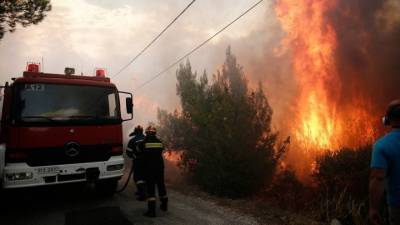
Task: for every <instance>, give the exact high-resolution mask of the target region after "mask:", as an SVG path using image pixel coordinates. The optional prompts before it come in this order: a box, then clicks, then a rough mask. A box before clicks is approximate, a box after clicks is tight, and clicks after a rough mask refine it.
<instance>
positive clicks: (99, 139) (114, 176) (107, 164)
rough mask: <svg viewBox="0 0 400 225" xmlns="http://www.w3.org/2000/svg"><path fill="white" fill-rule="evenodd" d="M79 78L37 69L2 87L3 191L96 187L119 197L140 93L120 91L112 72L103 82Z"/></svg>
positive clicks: (98, 76)
mask: <svg viewBox="0 0 400 225" xmlns="http://www.w3.org/2000/svg"><path fill="white" fill-rule="evenodd" d="M74 73H75V72H74V69H73V68H66V69H65V74H50V73H43V72H40V64H34V63H29V64H27V69H26V71H25V72H24V73H23V76H22V77H18V78H13V79H12V80H13V82H12V83H11V84H9V83H8V82H7V83H6V84H5V86H4V87H2V88H3V95H2V96H1V98H2V112H1V126H0V129H1V130H0V185H1V188H4V189H10V188H23V187H33V186H44V185H55V184H64V183H73V182H93V183H94V184H95V187H96V189H98V190H100V191H102V192H105V193H113V192H114V191H115V189H116V187H117V184H118V180H119V179H120V178H121V177H122V174H123V169H124V160H123V156H122V154H123V147H122V146H123V136H122V123H123V122H124V121H127V120H131V119H132V117H133V114H132V113H133V112H132V111H133V103H132V94H131V93H128V92H120V91H118V89H117V87H116V86H115V85H114V84H113V83H111V82H110V78H108V77H106V76H105V70H104V69H97V70H96V72H95V76H83V75H74ZM120 99H125V106H123V107H121V104H120ZM121 108H123V109H124V112H123V113H121ZM125 111H126V112H125ZM122 115H124V116H122ZM123 117H127V118H126V119H123Z"/></svg>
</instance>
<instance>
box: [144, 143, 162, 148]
mask: <svg viewBox="0 0 400 225" xmlns="http://www.w3.org/2000/svg"><path fill="white" fill-rule="evenodd" d="M144 146H145V148H162V147H163V144H162V143H157V142H155V143H146V144H145V145H144Z"/></svg>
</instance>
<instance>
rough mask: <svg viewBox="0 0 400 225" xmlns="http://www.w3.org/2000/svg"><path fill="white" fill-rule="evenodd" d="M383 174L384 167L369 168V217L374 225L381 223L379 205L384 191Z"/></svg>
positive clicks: (384, 172)
mask: <svg viewBox="0 0 400 225" xmlns="http://www.w3.org/2000/svg"><path fill="white" fill-rule="evenodd" d="M385 176H386V171H385V169H378V168H372V169H371V175H370V179H369V218H370V222H371V223H372V224H374V225H378V224H381V219H380V216H379V206H380V203H381V201H382V198H383V194H384V191H385Z"/></svg>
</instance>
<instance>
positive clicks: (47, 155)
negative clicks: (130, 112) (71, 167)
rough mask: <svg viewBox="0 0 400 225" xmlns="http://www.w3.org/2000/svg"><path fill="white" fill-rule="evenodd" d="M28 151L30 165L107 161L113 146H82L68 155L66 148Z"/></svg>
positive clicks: (27, 160)
mask: <svg viewBox="0 0 400 225" xmlns="http://www.w3.org/2000/svg"><path fill="white" fill-rule="evenodd" d="M27 152H29V153H28V157H27V159H26V163H27V164H28V165H29V166H48V165H61V164H73V163H85V162H101V161H107V160H108V159H110V157H111V146H81V147H80V149H79V152H78V153H76V154H74V155H71V154H70V155H68V154H67V153H66V150H65V148H49V149H30V150H29V151H27Z"/></svg>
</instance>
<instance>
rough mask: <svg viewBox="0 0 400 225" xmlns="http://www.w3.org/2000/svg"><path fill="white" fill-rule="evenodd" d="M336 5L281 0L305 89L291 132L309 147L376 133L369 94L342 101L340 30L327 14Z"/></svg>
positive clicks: (356, 141)
mask: <svg viewBox="0 0 400 225" xmlns="http://www.w3.org/2000/svg"><path fill="white" fill-rule="evenodd" d="M335 7H336V1H335V0H278V1H277V5H276V8H275V11H276V14H277V16H278V19H279V21H280V22H281V24H282V28H283V30H284V31H285V32H286V34H287V36H286V37H285V39H284V40H283V41H282V47H283V48H284V49H287V50H290V53H291V56H292V60H293V70H294V73H295V77H296V82H297V84H298V90H299V94H298V96H297V97H296V99H297V100H296V103H297V105H296V106H295V109H294V110H295V114H296V117H295V118H291V120H293V121H290V122H292V123H293V125H291V131H290V132H291V133H292V134H293V136H294V137H293V138H294V139H295V140H294V142H295V143H294V144H295V145H296V146H298V147H299V148H301V149H303V150H305V151H306V152H310V151H313V152H314V151H322V150H327V149H330V150H334V149H338V148H340V147H343V146H349V147H355V146H359V145H362V144H365V143H368V142H370V141H372V140H373V138H374V137H375V135H376V131H375V130H374V128H373V127H374V126H373V124H374V122H375V120H373V119H372V118H375V117H374V116H373V115H372V112H371V111H369V110H368V106H369V104H368V100H367V99H363V98H361V97H360V98H357V97H355V96H356V94H355V95H354V96H349V98H348V99H349V100H348V102H347V103H344V104H343V102H341V103H340V104H339V98H340V97H341V96H340V94H341V93H340V88H341V85H342V84H341V80H340V78H339V74H338V70H337V68H336V64H335V58H334V57H335V50H336V48H337V45H338V41H337V35H338V34H337V33H336V31H335V29H334V26H333V24H332V23H330V22H329V20H327V19H326V14H327V12H328V11H329V10H333V9H335ZM349 75H351V74H349ZM355 93H356V92H355ZM342 97H343V96H342ZM360 129H361V130H360Z"/></svg>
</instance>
